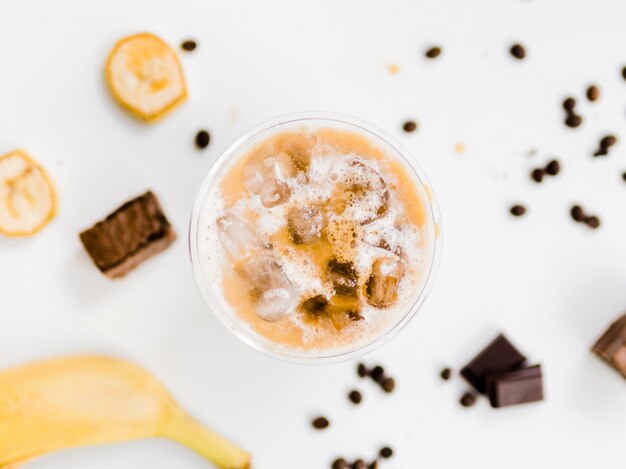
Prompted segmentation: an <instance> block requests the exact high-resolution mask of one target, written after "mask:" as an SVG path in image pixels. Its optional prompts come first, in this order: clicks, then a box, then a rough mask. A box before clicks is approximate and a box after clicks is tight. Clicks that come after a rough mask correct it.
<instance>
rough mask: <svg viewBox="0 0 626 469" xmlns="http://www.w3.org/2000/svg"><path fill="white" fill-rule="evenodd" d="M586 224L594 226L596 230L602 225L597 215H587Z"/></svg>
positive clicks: (590, 226)
mask: <svg viewBox="0 0 626 469" xmlns="http://www.w3.org/2000/svg"><path fill="white" fill-rule="evenodd" d="M585 224H586V225H587V226H588V227H589V228H593V229H594V230H595V229H596V228H599V227H600V219H599V218H598V217H596V216H591V217H587V218H586V219H585Z"/></svg>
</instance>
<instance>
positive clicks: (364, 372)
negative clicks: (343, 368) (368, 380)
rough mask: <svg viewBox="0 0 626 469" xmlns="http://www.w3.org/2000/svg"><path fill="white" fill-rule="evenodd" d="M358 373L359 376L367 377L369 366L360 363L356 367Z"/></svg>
mask: <svg viewBox="0 0 626 469" xmlns="http://www.w3.org/2000/svg"><path fill="white" fill-rule="evenodd" d="M356 373H357V375H359V378H365V377H366V376H367V374H368V371H367V367H366V366H365V365H364V364H363V363H359V364H358V366H357V367H356Z"/></svg>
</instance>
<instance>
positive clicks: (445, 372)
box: [439, 368, 452, 381]
mask: <svg viewBox="0 0 626 469" xmlns="http://www.w3.org/2000/svg"><path fill="white" fill-rule="evenodd" d="M439 376H441V379H442V380H444V381H448V380H449V379H450V376H452V370H451V369H450V368H444V369H443V370H441V373H439Z"/></svg>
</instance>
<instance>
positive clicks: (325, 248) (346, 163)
mask: <svg viewBox="0 0 626 469" xmlns="http://www.w3.org/2000/svg"><path fill="white" fill-rule="evenodd" d="M217 166H218V167H216V168H214V169H213V171H212V174H210V175H209V178H208V179H207V181H206V182H205V186H204V187H203V189H202V191H201V194H200V196H199V199H198V203H197V204H196V209H195V210H196V212H195V213H194V220H193V221H192V233H191V234H192V255H193V257H194V259H193V261H194V268H195V270H196V274H197V279H198V281H199V283H200V287H201V289H202V290H203V292H204V293H205V296H206V297H207V299H208V300H209V304H210V306H212V307H213V308H214V309H218V310H219V312H218V316H220V317H222V318H223V319H224V318H226V319H227V320H226V323H227V324H228V325H229V327H231V328H232V329H233V330H235V332H237V333H239V335H241V336H243V337H244V338H245V339H247V340H248V341H249V342H252V343H254V344H255V345H259V346H260V347H261V348H266V349H267V348H268V347H269V348H270V349H271V350H272V351H273V352H275V353H278V354H280V353H284V354H286V355H287V356H289V355H291V356H297V357H307V356H314V357H320V356H332V355H340V354H342V353H347V352H350V351H354V350H357V349H360V348H363V347H365V346H367V345H369V344H372V343H374V342H376V341H377V339H378V338H379V337H381V336H384V335H386V334H388V333H390V331H392V330H394V328H397V327H398V326H399V325H400V324H401V323H402V322H403V321H404V320H406V319H407V317H408V316H409V313H411V312H414V310H415V309H417V306H418V305H419V303H420V302H421V299H423V295H424V291H425V287H426V284H427V283H428V282H429V279H430V278H431V277H432V275H431V274H432V270H433V265H434V257H435V254H436V249H435V247H436V244H437V230H438V225H437V223H438V221H437V219H436V210H435V208H434V205H433V201H432V196H431V194H430V191H429V189H428V188H427V187H426V186H425V184H424V182H423V179H421V178H420V176H419V175H418V173H416V170H415V168H414V166H413V165H412V164H411V163H410V162H409V161H407V160H406V159H405V156H404V155H403V154H402V153H401V152H400V151H399V150H398V149H397V148H396V147H394V146H392V145H391V144H389V143H388V142H387V141H386V140H384V139H382V138H381V137H379V136H378V135H376V134H375V133H373V132H371V131H370V130H368V129H365V128H363V127H362V126H359V125H355V124H352V123H349V122H345V121H342V120H337V119H321V118H309V119H307V118H304V119H294V120H292V121H287V122H281V123H279V124H277V125H273V126H270V127H269V128H267V129H263V130H261V131H259V132H256V133H254V134H253V135H251V136H250V137H249V138H247V139H246V141H243V142H239V143H237V144H236V145H235V146H234V147H231V149H230V150H229V151H227V154H226V155H223V157H222V161H219V162H218V163H217Z"/></svg>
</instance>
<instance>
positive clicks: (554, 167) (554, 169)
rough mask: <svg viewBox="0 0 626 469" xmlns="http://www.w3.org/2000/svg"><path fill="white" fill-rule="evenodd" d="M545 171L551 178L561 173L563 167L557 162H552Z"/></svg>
mask: <svg viewBox="0 0 626 469" xmlns="http://www.w3.org/2000/svg"><path fill="white" fill-rule="evenodd" d="M545 171H546V174H549V175H550V176H556V175H557V174H559V171H561V165H560V163H559V162H558V161H557V160H552V161H550V162H549V163H548V164H547V166H546V169H545Z"/></svg>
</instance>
